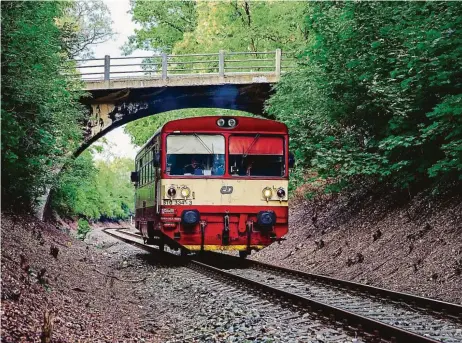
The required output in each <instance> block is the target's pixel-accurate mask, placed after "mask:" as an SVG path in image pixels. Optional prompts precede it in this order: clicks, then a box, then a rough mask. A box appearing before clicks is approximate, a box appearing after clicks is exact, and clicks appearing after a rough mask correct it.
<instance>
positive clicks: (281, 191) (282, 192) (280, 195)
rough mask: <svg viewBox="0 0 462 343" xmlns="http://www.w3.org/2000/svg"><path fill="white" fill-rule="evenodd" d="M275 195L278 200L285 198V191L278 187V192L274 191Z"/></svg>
mask: <svg viewBox="0 0 462 343" xmlns="http://www.w3.org/2000/svg"><path fill="white" fill-rule="evenodd" d="M276 194H277V195H278V197H279V198H281V199H282V198H284V197H285V196H286V191H285V189H284V188H282V187H279V188H278V190H277V191H276Z"/></svg>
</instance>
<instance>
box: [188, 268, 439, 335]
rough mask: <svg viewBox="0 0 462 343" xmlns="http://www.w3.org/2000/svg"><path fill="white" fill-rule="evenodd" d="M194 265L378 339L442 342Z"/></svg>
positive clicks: (216, 269) (235, 276) (238, 277)
mask: <svg viewBox="0 0 462 343" xmlns="http://www.w3.org/2000/svg"><path fill="white" fill-rule="evenodd" d="M190 263H193V264H195V265H197V266H199V267H200V268H202V269H204V270H206V271H212V272H213V273H216V274H220V275H222V276H224V277H226V278H229V279H234V280H238V281H240V282H242V283H245V284H247V285H251V286H253V287H255V288H257V289H260V290H263V291H266V292H269V293H271V294H273V295H275V296H279V297H282V298H285V299H289V300H291V301H293V302H294V303H295V304H303V305H306V306H307V307H308V310H315V311H321V312H322V313H324V314H325V315H326V316H327V317H328V318H329V319H331V320H332V321H337V320H338V321H341V322H342V323H343V324H344V325H345V326H351V327H354V328H358V331H360V332H361V331H363V330H364V331H365V332H367V333H369V334H372V335H374V336H376V337H379V336H380V337H381V338H384V339H385V340H387V341H390V342H406V343H430V342H431V343H436V342H441V341H437V340H434V339H431V338H429V337H424V336H421V335H418V334H415V333H413V332H411V331H407V330H403V329H401V328H398V327H395V326H391V325H388V324H385V323H383V322H380V321H377V320H374V319H371V318H367V317H364V316H361V315H359V314H356V313H353V312H350V311H346V310H343V309H341V308H338V307H335V306H332V305H328V304H325V303H323V302H320V301H316V300H313V299H310V298H307V297H304V296H301V295H298V294H294V293H291V292H288V291H285V290H282V289H279V288H274V287H271V286H268V285H265V284H264V283H261V282H258V281H255V280H251V279H248V278H245V277H242V276H239V275H235V274H233V273H230V272H227V271H225V270H223V269H219V268H215V267H213V266H211V265H208V264H205V263H202V262H198V261H195V260H192V261H191V262H190ZM266 299H267V300H268V298H266Z"/></svg>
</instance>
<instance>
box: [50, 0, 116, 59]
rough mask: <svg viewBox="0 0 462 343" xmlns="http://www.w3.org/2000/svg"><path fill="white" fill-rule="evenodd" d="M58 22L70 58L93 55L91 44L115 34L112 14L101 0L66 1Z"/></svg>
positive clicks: (105, 39) (100, 41)
mask: <svg viewBox="0 0 462 343" xmlns="http://www.w3.org/2000/svg"><path fill="white" fill-rule="evenodd" d="M56 24H57V26H58V28H59V29H60V31H61V34H62V37H63V40H62V42H63V47H64V50H65V51H67V53H68V57H69V58H75V57H81V58H90V57H93V53H92V51H91V50H90V46H91V45H95V44H99V43H103V42H106V41H107V40H109V39H110V38H112V37H113V36H114V33H113V32H112V26H111V25H112V20H111V14H110V12H109V9H108V7H107V6H106V4H105V3H104V2H103V1H101V0H86V1H71V2H67V3H65V7H64V13H63V14H62V16H60V17H59V18H57V19H56Z"/></svg>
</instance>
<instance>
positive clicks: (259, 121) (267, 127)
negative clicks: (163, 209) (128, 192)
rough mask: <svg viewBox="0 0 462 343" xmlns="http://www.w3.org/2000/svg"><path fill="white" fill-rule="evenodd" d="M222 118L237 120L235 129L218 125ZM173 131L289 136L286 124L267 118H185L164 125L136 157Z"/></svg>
mask: <svg viewBox="0 0 462 343" xmlns="http://www.w3.org/2000/svg"><path fill="white" fill-rule="evenodd" d="M220 118H225V119H229V118H235V119H236V120H237V125H236V126H235V127H234V128H223V127H219V126H218V125H217V120H218V119H220ZM173 131H182V132H201V131H207V132H223V131H231V132H232V131H238V132H240V133H242V132H259V133H262V132H271V133H281V134H287V133H288V129H287V126H286V125H285V124H284V123H281V122H278V121H275V120H271V119H265V118H255V117H243V116H203V117H193V118H183V119H175V120H172V121H169V122H167V123H165V124H164V125H162V126H161V127H160V128H158V129H157V130H156V132H155V133H154V134H153V135H152V137H151V138H149V139H148V140H147V142H146V143H145V144H144V145H143V146H142V147H141V148H140V150H139V152H138V154H137V155H136V157H138V155H139V153H140V152H141V151H143V149H144V148H145V147H146V146H147V145H148V144H149V142H151V140H152V139H153V138H154V137H155V136H157V135H158V134H159V133H161V132H173Z"/></svg>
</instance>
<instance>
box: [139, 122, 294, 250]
mask: <svg viewBox="0 0 462 343" xmlns="http://www.w3.org/2000/svg"><path fill="white" fill-rule="evenodd" d="M288 140H289V137H288V132H287V127H286V126H285V125H284V124H282V123H279V122H276V121H273V120H266V119H258V118H251V117H218V116H210V117H199V118H189V119H180V120H174V121H171V122H168V123H167V124H165V125H164V126H163V127H162V128H160V129H159V130H158V131H157V132H156V133H155V134H154V135H153V137H152V138H151V139H149V141H148V142H147V143H146V144H145V145H144V146H143V147H142V149H141V150H140V152H139V153H138V154H137V156H136V160H135V164H136V171H135V172H133V173H132V181H134V182H135V185H136V206H135V207H136V216H135V225H136V227H137V229H139V230H140V232H141V233H142V235H143V237H144V238H145V241H146V242H147V243H148V244H157V245H159V246H160V247H161V249H163V247H164V245H165V244H167V245H169V246H171V247H173V248H182V251H188V250H189V251H200V250H238V251H239V252H240V255H241V256H247V254H248V253H250V251H251V250H259V249H262V248H264V247H265V246H268V245H269V244H271V243H272V242H274V241H276V240H280V239H281V237H282V236H284V235H285V234H286V233H287V230H288V194H287V193H288V192H287V187H288V177H289V168H288V167H289V151H288Z"/></svg>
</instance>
